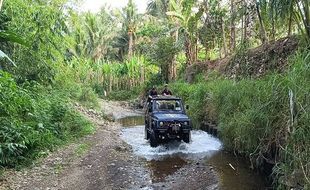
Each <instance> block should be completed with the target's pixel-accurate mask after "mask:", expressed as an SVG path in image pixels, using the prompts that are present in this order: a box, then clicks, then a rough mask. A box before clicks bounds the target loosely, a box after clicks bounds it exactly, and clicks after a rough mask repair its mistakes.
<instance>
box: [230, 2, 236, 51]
mask: <svg viewBox="0 0 310 190" xmlns="http://www.w3.org/2000/svg"><path fill="white" fill-rule="evenodd" d="M234 14H235V3H234V0H230V16H231V20H230V52H233V51H234V50H235V47H236V40H235V39H236V29H235V16H234Z"/></svg>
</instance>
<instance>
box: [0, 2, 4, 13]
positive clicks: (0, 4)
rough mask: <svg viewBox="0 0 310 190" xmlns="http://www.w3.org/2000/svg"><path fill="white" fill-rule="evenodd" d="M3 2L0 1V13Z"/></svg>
mask: <svg viewBox="0 0 310 190" xmlns="http://www.w3.org/2000/svg"><path fill="white" fill-rule="evenodd" d="M3 1H4V0H0V11H1V8H2V4H3Z"/></svg>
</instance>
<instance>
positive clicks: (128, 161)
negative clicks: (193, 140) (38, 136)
mask: <svg viewBox="0 0 310 190" xmlns="http://www.w3.org/2000/svg"><path fill="white" fill-rule="evenodd" d="M100 105H101V109H102V110H103V112H104V113H107V114H110V115H112V116H113V117H114V118H116V119H118V118H121V117H126V116H134V115H138V114H139V112H136V111H133V110H131V109H129V108H126V106H125V104H124V103H120V102H107V101H101V103H100ZM77 110H79V111H80V112H81V113H82V114H83V115H85V117H86V118H88V119H89V120H90V121H92V122H93V123H94V124H95V125H96V127H97V130H96V132H95V133H94V134H93V135H89V136H87V137H84V138H82V139H81V140H79V141H78V142H75V143H72V144H70V145H68V146H66V147H63V148H61V149H60V150H58V151H56V152H52V153H50V154H49V156H48V157H46V158H44V159H42V160H40V161H38V162H36V163H35V164H34V165H33V166H32V167H30V168H26V169H23V170H21V171H14V170H10V171H6V172H5V174H4V175H3V177H2V180H1V181H0V189H29V190H30V189H72V190H77V189H218V181H217V177H216V174H215V172H214V171H213V169H212V167H210V166H207V165H202V164H201V163H197V162H192V163H188V164H187V165H186V166H185V167H182V168H180V169H177V171H176V172H175V173H173V174H172V175H168V176H167V177H166V178H165V179H164V180H162V181H161V182H156V181H155V182H154V181H152V180H151V175H152V173H151V171H150V170H149V169H148V167H147V162H146V161H145V159H143V158H141V157H138V156H136V155H134V154H133V151H132V149H131V147H130V146H129V145H127V144H126V143H125V142H124V141H122V140H121V138H120V132H121V125H120V124H119V123H117V122H109V121H106V120H104V119H102V117H101V116H100V114H95V113H94V112H93V111H89V110H86V109H84V108H83V107H80V106H77Z"/></svg>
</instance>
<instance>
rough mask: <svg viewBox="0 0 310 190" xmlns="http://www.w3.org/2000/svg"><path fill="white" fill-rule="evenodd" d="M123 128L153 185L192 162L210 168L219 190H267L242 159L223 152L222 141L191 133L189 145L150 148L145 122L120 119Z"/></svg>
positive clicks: (124, 136) (126, 139)
mask: <svg viewBox="0 0 310 190" xmlns="http://www.w3.org/2000/svg"><path fill="white" fill-rule="evenodd" d="M119 122H120V123H121V124H122V125H123V129H122V134H121V138H122V139H123V140H124V141H125V142H126V143H128V144H129V145H131V146H132V149H133V153H134V154H136V155H138V156H140V157H142V158H144V159H145V160H146V166H147V167H148V170H149V172H150V176H151V179H152V182H153V183H157V182H165V178H166V177H168V176H170V175H173V174H174V173H175V172H177V171H178V170H179V169H180V168H182V167H185V166H186V165H187V164H189V163H192V162H198V161H199V162H203V163H204V164H207V165H209V166H212V167H213V168H214V170H215V171H216V173H217V175H218V177H219V189H224V190H234V189H236V190H239V189H242V190H243V189H266V182H265V180H264V177H263V176H261V175H259V174H257V173H256V172H254V171H253V170H251V169H250V168H249V164H248V163H247V162H246V160H245V159H243V158H237V157H235V156H233V155H231V154H229V153H226V152H225V151H224V150H223V148H222V147H223V146H222V143H221V141H220V140H219V139H218V138H216V137H213V136H211V135H210V134H208V133H206V132H204V131H201V130H193V131H192V141H191V142H190V143H189V144H187V143H184V142H171V143H168V144H165V145H160V146H158V147H156V148H152V147H150V145H149V142H148V141H147V140H145V139H144V125H143V124H144V118H143V117H141V116H139V117H127V118H123V119H120V120H119Z"/></svg>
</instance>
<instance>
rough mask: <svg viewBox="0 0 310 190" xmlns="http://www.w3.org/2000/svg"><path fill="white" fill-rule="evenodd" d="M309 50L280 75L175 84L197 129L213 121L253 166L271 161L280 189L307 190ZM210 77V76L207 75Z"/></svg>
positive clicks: (231, 147) (227, 145)
mask: <svg viewBox="0 0 310 190" xmlns="http://www.w3.org/2000/svg"><path fill="white" fill-rule="evenodd" d="M309 62H310V60H309V52H308V51H304V52H299V53H297V54H296V55H295V56H294V57H292V58H291V59H290V64H289V65H290V68H289V69H288V71H286V72H284V73H282V74H277V73H275V74H269V75H266V76H264V77H261V78H258V79H251V78H243V79H240V80H231V79H225V78H224V77H223V76H220V75H216V74H215V75H214V76H213V78H208V80H205V79H203V80H198V82H197V83H194V84H188V83H183V82H180V83H173V84H171V85H170V87H171V89H172V91H173V92H174V94H176V95H178V96H181V97H182V98H183V100H184V101H185V102H186V104H189V105H190V109H189V111H188V113H189V115H190V116H191V118H192V119H193V120H194V124H195V126H196V127H199V124H200V123H201V122H205V123H210V124H212V125H216V126H217V128H218V133H219V137H220V138H221V139H222V140H223V143H224V146H225V148H226V149H227V150H229V151H232V152H237V153H240V154H243V155H245V156H246V157H247V158H248V159H249V160H250V161H251V165H252V166H253V167H255V168H258V169H262V167H264V165H266V164H268V165H273V166H274V167H273V169H272V173H270V175H271V176H272V177H273V178H274V184H275V186H276V187H278V188H304V189H307V188H309V185H310V181H309V178H310V170H309V168H310V166H309V163H310V160H309V154H310V152H309V147H310V144H309V140H308V139H309V138H310V131H309V125H310V123H309V121H310V119H309V118H310V107H309V105H310V102H309V101H310V97H309V91H310V85H309V84H310V75H309V73H310V70H309V68H310V67H309ZM210 76H212V75H210Z"/></svg>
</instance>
